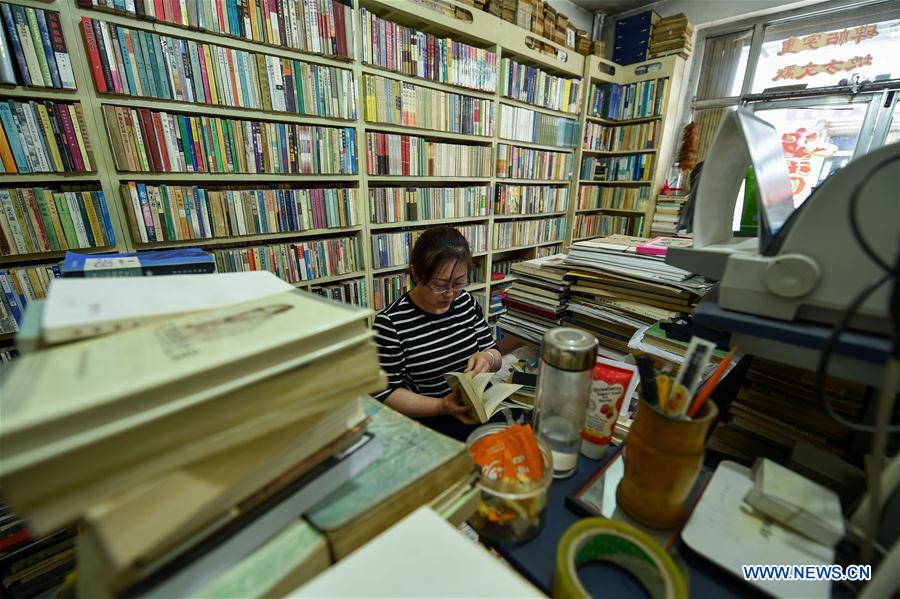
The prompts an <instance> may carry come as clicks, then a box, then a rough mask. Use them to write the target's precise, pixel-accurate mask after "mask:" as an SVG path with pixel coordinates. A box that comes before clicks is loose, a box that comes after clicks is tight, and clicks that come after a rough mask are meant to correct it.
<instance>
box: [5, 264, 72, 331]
mask: <svg viewBox="0 0 900 599" xmlns="http://www.w3.org/2000/svg"><path fill="white" fill-rule="evenodd" d="M59 276H60V271H59V265H58V264H51V265H46V264H41V265H39V266H16V267H14V268H9V269H5V270H0V291H2V292H3V293H2V296H3V297H2V303H3V310H4V317H3V320H4V324H3V332H4V333H14V332H16V331H18V330H19V325H20V324H21V323H22V315H23V314H25V308H27V307H28V305H29V304H31V303H32V302H35V301H37V300H42V299H44V298H45V297H47V289H49V288H50V281H52V280H53V279H58V278H59Z"/></svg>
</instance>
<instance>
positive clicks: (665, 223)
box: [650, 194, 688, 235]
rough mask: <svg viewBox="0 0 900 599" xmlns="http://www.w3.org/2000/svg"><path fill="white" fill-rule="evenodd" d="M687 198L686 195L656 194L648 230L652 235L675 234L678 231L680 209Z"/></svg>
mask: <svg viewBox="0 0 900 599" xmlns="http://www.w3.org/2000/svg"><path fill="white" fill-rule="evenodd" d="M687 200H688V196H686V195H662V194H660V195H658V196H657V197H656V210H655V211H654V212H653V222H652V223H651V224H650V231H651V232H652V233H653V234H654V235H675V234H676V233H677V232H678V220H679V219H680V218H681V210H682V209H683V208H684V205H685V203H686V202H687Z"/></svg>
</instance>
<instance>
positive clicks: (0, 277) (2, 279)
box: [0, 271, 22, 323]
mask: <svg viewBox="0 0 900 599" xmlns="http://www.w3.org/2000/svg"><path fill="white" fill-rule="evenodd" d="M0 288H2V289H3V295H5V296H6V303H7V304H8V305H9V309H10V312H12V316H13V318H14V319H15V320H16V322H19V323H20V322H22V309H21V307H20V301H19V294H18V293H16V288H15V287H14V286H13V282H12V278H11V277H10V275H9V274H8V273H7V272H6V271H4V272H0Z"/></svg>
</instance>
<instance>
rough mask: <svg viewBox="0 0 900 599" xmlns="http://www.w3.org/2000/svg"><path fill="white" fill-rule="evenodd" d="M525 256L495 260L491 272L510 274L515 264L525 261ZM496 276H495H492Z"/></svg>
mask: <svg viewBox="0 0 900 599" xmlns="http://www.w3.org/2000/svg"><path fill="white" fill-rule="evenodd" d="M524 260H525V258H509V259H508V260H495V261H494V262H491V274H492V275H494V274H496V275H508V274H511V273H512V266H513V264H518V263H519V262H522V261H524ZM491 278H492V279H493V278H494V277H493V276H492V277H491Z"/></svg>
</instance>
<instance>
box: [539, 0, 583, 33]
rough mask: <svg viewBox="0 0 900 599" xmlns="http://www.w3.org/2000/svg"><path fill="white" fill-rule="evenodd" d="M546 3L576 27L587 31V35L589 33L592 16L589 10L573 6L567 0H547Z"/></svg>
mask: <svg viewBox="0 0 900 599" xmlns="http://www.w3.org/2000/svg"><path fill="white" fill-rule="evenodd" d="M547 4H549V5H550V6H552V7H553V8H555V9H556V10H558V11H562V12H563V13H564V14H565V15H566V16H567V17H569V22H570V23H572V24H573V25H575V28H576V29H583V30H585V31H587V32H588V35H590V34H591V23H592V22H593V19H594V16H593V15H592V14H591V13H590V12H589V11H587V10H585V9H583V8H581V7H580V6H575V5H574V4H572V3H571V2H570V1H569V0H547Z"/></svg>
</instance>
